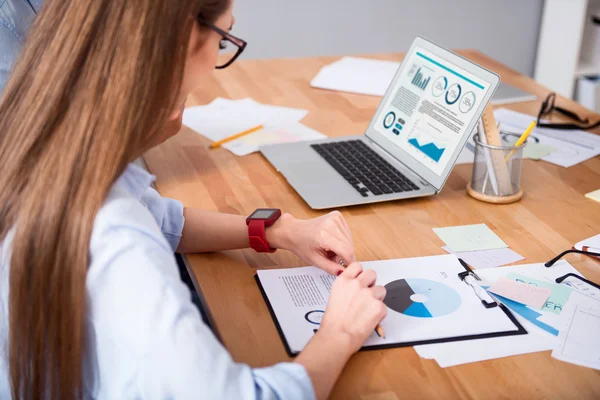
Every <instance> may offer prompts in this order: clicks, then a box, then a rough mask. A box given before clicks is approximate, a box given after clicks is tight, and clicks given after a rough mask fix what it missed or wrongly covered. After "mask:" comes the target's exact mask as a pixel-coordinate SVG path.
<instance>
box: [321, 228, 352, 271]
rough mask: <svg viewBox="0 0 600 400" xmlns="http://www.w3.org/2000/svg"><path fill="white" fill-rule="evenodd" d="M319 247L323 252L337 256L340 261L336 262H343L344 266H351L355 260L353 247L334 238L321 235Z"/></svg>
mask: <svg viewBox="0 0 600 400" xmlns="http://www.w3.org/2000/svg"><path fill="white" fill-rule="evenodd" d="M320 247H321V249H323V250H324V251H325V252H333V253H335V254H336V255H337V256H339V257H341V259H338V260H337V261H338V262H339V261H341V260H343V261H344V262H345V263H346V264H351V263H352V262H354V260H355V256H354V247H353V246H352V244H350V243H348V242H346V241H343V240H340V239H339V238H337V237H335V236H332V235H323V238H322V240H321V243H320Z"/></svg>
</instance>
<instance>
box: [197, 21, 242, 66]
mask: <svg viewBox="0 0 600 400" xmlns="http://www.w3.org/2000/svg"><path fill="white" fill-rule="evenodd" d="M198 22H199V23H200V24H202V25H204V26H206V27H208V28H210V29H212V30H213V31H215V32H217V33H218V34H219V35H221V36H222V37H223V39H222V40H221V42H220V43H219V58H218V59H217V66H216V67H215V68H216V69H223V68H227V67H229V66H230V65H231V64H233V62H234V61H235V60H236V59H237V58H238V57H239V56H240V54H242V52H243V51H244V49H245V48H246V46H247V45H248V43H246V41H244V40H242V39H240V38H238V37H235V36H233V35H232V34H230V33H229V32H225V31H224V30H223V29H221V28H219V27H218V26H215V25H213V24H211V23H210V22H208V21H205V20H204V19H203V18H202V17H198Z"/></svg>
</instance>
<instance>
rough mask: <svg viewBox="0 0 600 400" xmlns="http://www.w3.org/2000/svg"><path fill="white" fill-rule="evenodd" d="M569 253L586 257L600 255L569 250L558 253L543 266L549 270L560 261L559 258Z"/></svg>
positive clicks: (598, 254)
mask: <svg viewBox="0 0 600 400" xmlns="http://www.w3.org/2000/svg"><path fill="white" fill-rule="evenodd" d="M570 253H576V254H584V255H586V256H591V257H600V253H594V252H591V251H585V250H575V249H570V250H566V251H563V252H562V253H560V254H559V255H557V256H556V257H554V258H553V259H552V260H550V261H548V262H547V263H545V264H544V266H545V267H546V268H550V267H551V266H553V265H554V264H556V263H557V262H558V260H560V259H561V258H563V257H564V256H566V255H567V254H570Z"/></svg>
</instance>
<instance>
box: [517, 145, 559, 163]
mask: <svg viewBox="0 0 600 400" xmlns="http://www.w3.org/2000/svg"><path fill="white" fill-rule="evenodd" d="M555 151H556V149H555V148H554V147H552V146H548V145H546V144H541V143H536V142H534V141H532V142H530V143H527V145H526V146H525V148H524V149H523V158H528V159H530V160H541V159H542V158H544V157H546V156H548V155H550V154H552V153H554V152H555Z"/></svg>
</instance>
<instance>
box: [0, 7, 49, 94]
mask: <svg viewBox="0 0 600 400" xmlns="http://www.w3.org/2000/svg"><path fill="white" fill-rule="evenodd" d="M41 5H42V0H0V97H2V90H3V89H4V86H5V85H6V81H7V80H8V76H9V75H10V71H11V69H12V67H13V65H14V63H15V61H16V60H17V57H18V55H19V53H20V52H21V47H23V43H24V42H25V37H26V34H27V31H28V30H29V27H30V25H31V24H32V23H33V20H34V19H35V16H36V14H37V12H38V11H39V9H40V7H41Z"/></svg>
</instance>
